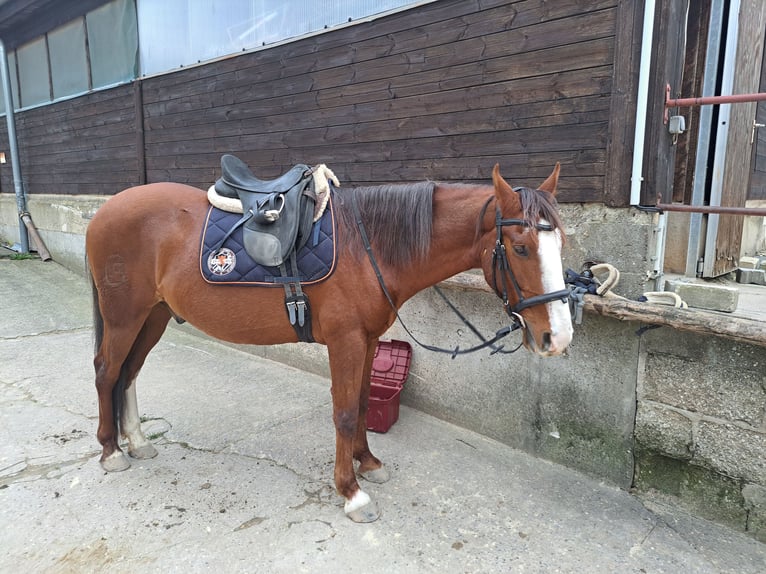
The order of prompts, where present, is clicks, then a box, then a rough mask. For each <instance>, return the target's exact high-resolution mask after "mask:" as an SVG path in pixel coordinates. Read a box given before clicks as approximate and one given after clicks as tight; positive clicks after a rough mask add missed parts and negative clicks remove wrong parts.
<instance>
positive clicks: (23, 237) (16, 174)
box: [0, 39, 29, 253]
mask: <svg viewBox="0 0 766 574" xmlns="http://www.w3.org/2000/svg"><path fill="white" fill-rule="evenodd" d="M0 76H2V82H3V96H4V98H5V120H6V123H7V124H8V147H9V148H10V154H11V167H12V169H13V188H14V189H15V190H16V206H17V207H18V210H19V238H20V241H19V242H20V243H21V251H22V253H29V236H28V235H27V227H26V225H25V224H24V220H23V219H22V216H23V215H24V214H25V213H27V199H26V197H25V196H24V186H23V184H22V182H21V168H20V167H19V149H18V145H17V142H16V122H15V121H14V117H13V94H12V93H11V75H10V73H9V72H8V58H7V56H6V54H5V42H3V41H2V39H0Z"/></svg>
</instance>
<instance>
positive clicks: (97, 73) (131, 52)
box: [85, 0, 138, 88]
mask: <svg viewBox="0 0 766 574" xmlns="http://www.w3.org/2000/svg"><path fill="white" fill-rule="evenodd" d="M85 20H86V22H87V24H88V52H89V54H90V68H91V74H92V76H93V87H94V88H100V87H104V86H111V85H114V84H117V83H120V82H126V81H130V80H132V79H133V78H135V77H136V76H137V74H138V34H137V31H136V7H135V4H134V2H133V0H116V1H115V2H110V3H109V4H106V5H104V6H102V7H101V8H98V9H96V10H93V11H92V12H89V13H88V14H87V15H86V16H85Z"/></svg>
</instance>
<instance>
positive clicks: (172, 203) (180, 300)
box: [86, 165, 572, 522]
mask: <svg viewBox="0 0 766 574" xmlns="http://www.w3.org/2000/svg"><path fill="white" fill-rule="evenodd" d="M558 175H559V166H558V165H556V167H555V169H554V170H553V172H552V173H551V175H550V176H549V177H548V178H547V179H546V180H545V182H543V183H542V184H541V185H540V187H539V188H538V189H536V190H533V189H528V188H519V189H513V188H511V186H510V185H509V184H508V183H507V182H506V181H505V180H504V179H503V178H502V177H501V175H500V173H499V169H498V166H495V169H494V171H493V174H492V176H493V185H483V186H481V185H469V184H437V183H433V182H430V183H428V184H419V185H412V186H402V185H391V186H381V187H369V188H357V189H353V190H340V189H339V190H336V191H334V196H333V205H334V209H335V213H336V217H337V233H336V241H337V246H338V247H337V252H338V255H337V262H336V267H335V270H334V272H333V274H332V275H331V276H330V277H329V278H327V279H326V280H324V281H322V282H320V283H317V284H311V285H306V286H305V287H304V292H305V293H306V294H307V296H308V298H309V300H310V302H311V313H312V317H311V319H312V335H313V338H314V340H315V341H316V342H318V343H322V344H324V345H327V349H328V355H329V360H330V372H331V377H332V386H331V393H332V403H333V422H334V423H335V431H336V434H335V437H336V438H335V486H336V488H337V490H338V492H339V493H340V494H341V495H342V496H343V497H344V498H345V499H346V503H345V508H344V509H345V512H346V514H347V515H348V516H349V518H351V519H352V520H354V521H357V522H370V521H373V520H375V519H376V518H377V517H378V509H377V506H376V504H375V502H374V501H372V500H371V499H370V497H369V496H368V495H367V494H366V493H365V492H364V491H363V490H362V489H361V488H360V486H359V483H358V482H357V478H356V475H355V472H354V466H353V465H354V460H356V461H358V463H359V467H358V472H359V474H360V475H361V476H362V477H363V478H365V479H367V480H370V481H372V482H385V481H386V480H388V478H389V475H388V471H387V470H386V468H385V467H384V466H383V464H382V463H381V461H380V460H378V459H377V458H376V457H375V456H374V455H373V454H372V453H371V452H370V449H369V446H368V444H367V434H366V414H367V402H368V397H369V392H370V372H371V367H372V360H373V356H374V352H375V349H376V345H377V342H378V338H379V337H380V336H381V335H383V334H384V333H385V332H386V330H387V329H388V328H389V327H390V326H391V324H392V323H393V321H394V320H395V317H396V308H398V307H400V306H401V305H402V304H403V303H404V302H405V301H407V300H408V299H409V298H411V297H412V296H413V295H415V294H416V293H418V292H419V291H421V290H422V289H425V288H426V287H429V286H432V285H435V284H436V283H439V282H440V281H442V280H444V279H447V278H449V277H450V276H452V275H455V274H456V273H459V272H461V271H466V270H469V269H474V268H481V269H482V270H483V271H484V277H485V279H486V280H487V282H488V283H489V285H490V286H491V287H492V288H493V289H494V290H495V292H496V293H497V294H498V295H499V296H500V297H501V299H502V300H503V303H504V305H505V310H506V312H507V313H508V314H509V315H510V316H512V318H513V319H514V320H515V321H517V324H519V325H520V326H522V327H523V342H524V345H525V346H526V347H527V348H528V349H530V350H532V351H534V352H536V353H538V354H540V355H543V356H550V355H557V354H559V353H562V352H563V351H564V350H565V349H566V348H567V346H568V345H569V342H570V341H571V338H572V324H571V320H570V314H569V308H568V305H567V304H566V303H565V302H564V299H565V298H566V294H567V291H566V290H565V289H564V280H563V275H562V266H561V244H562V240H563V230H562V229H561V221H560V219H559V216H558V212H557V209H556V202H555V200H554V195H555V193H556V185H557V182H558ZM208 208H209V205H208V202H207V199H206V196H205V193H204V192H203V191H201V190H199V189H195V188H192V187H189V186H185V185H181V184H176V183H154V184H149V185H142V186H138V187H133V188H131V189H128V190H125V191H123V192H121V193H119V194H117V195H115V196H114V197H112V198H110V199H109V201H107V202H106V203H105V204H104V205H103V206H102V207H101V208H100V209H99V210H98V212H97V213H96V214H95V216H94V217H93V220H92V221H91V223H90V225H89V227H88V231H87V235H86V253H87V260H88V265H89V270H90V274H91V281H92V284H93V303H94V304H93V308H94V330H95V339H96V343H95V347H96V348H95V359H94V365H95V369H96V389H97V391H98V405H99V423H98V433H97V436H98V440H99V442H100V443H101V445H102V447H103V451H102V455H101V465H102V466H103V468H104V469H105V470H107V471H120V470H124V469H126V468H128V467H129V466H130V462H129V459H128V457H126V456H125V454H124V453H123V451H122V450H121V449H120V447H119V445H118V439H119V438H120V436H123V437H125V438H127V443H128V454H129V455H130V456H131V457H133V458H138V459H143V458H150V457H154V456H156V455H157V451H156V449H155V448H154V446H152V444H151V443H150V442H149V441H148V440H147V439H146V437H145V436H144V434H143V432H142V431H141V427H140V421H139V416H138V406H137V402H136V385H135V379H136V376H137V375H138V372H139V370H140V369H141V367H142V365H143V364H144V360H145V359H146V356H147V354H148V353H149V351H150V350H151V349H152V347H154V346H155V345H156V344H157V342H158V341H159V340H160V337H161V336H162V334H163V332H164V331H165V328H166V327H167V324H168V322H169V321H170V319H171V318H176V319H177V320H181V319H183V320H185V321H188V322H189V323H190V324H192V325H194V326H195V327H197V328H199V329H200V330H202V331H204V332H205V333H207V334H209V335H212V336H213V337H216V338H218V339H223V340H225V341H229V342H232V343H244V344H254V345H271V344H276V343H288V342H295V341H297V340H298V339H297V336H296V332H295V331H294V329H293V327H292V326H291V325H290V323H289V321H288V317H287V313H286V311H285V304H284V291H283V289H274V288H268V287H264V288H260V287H252V286H216V285H212V284H209V283H207V282H205V281H204V280H203V278H202V276H201V274H200V263H199V261H200V255H199V249H200V247H199V236H200V231H201V228H202V225H203V222H204V221H205V217H206V214H207V211H208ZM357 219H361V221H362V226H361V227H363V228H364V229H366V233H361V232H360V225H359V223H358V221H357ZM363 236H369V240H368V241H369V244H371V249H370V250H369V257H368V253H366V249H365V245H364V243H365V242H366V239H364V238H363ZM378 273H379V274H380V279H379V277H378V276H377V274H378ZM389 298H390V301H389V300H388V299H389ZM392 304H393V305H392ZM222 309H225V310H226V312H223V313H222V311H221V310H222Z"/></svg>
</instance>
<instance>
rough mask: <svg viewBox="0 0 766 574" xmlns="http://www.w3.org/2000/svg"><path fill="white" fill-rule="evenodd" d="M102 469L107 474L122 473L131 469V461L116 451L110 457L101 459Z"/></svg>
mask: <svg viewBox="0 0 766 574" xmlns="http://www.w3.org/2000/svg"><path fill="white" fill-rule="evenodd" d="M101 468H103V469H104V470H105V471H106V472H120V471H122V470H127V469H129V468H130V461H129V460H128V457H127V456H125V455H124V454H123V452H122V451H121V450H116V451H114V452H113V453H112V454H110V455H109V456H108V457H106V458H104V459H101Z"/></svg>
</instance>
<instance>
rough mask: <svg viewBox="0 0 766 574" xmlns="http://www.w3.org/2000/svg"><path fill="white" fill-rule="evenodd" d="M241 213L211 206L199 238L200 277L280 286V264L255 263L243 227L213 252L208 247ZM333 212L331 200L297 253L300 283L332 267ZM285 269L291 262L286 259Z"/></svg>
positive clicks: (316, 280)
mask: <svg viewBox="0 0 766 574" xmlns="http://www.w3.org/2000/svg"><path fill="white" fill-rule="evenodd" d="M240 217H241V216H240V215H238V214H236V213H229V212H226V211H222V210H220V209H218V208H216V207H213V206H211V207H210V209H209V210H208V214H207V218H206V221H205V225H204V227H203V228H202V238H201V241H200V257H199V266H200V271H201V273H202V277H203V279H204V280H205V281H207V282H208V283H213V284H218V285H250V286H254V287H281V286H283V285H284V284H285V282H286V281H285V280H284V278H283V277H282V276H281V274H280V272H279V267H267V266H265V265H258V264H257V263H255V262H254V261H253V260H252V259H251V258H250V256H249V255H248V254H247V251H245V247H244V245H243V243H242V227H239V228H238V229H237V230H236V231H235V232H234V233H232V235H231V237H229V239H227V240H226V243H224V245H223V246H222V248H221V249H220V250H219V252H218V255H217V256H213V254H212V252H211V249H212V247H213V246H214V245H216V244H217V243H218V242H219V241H220V240H221V239H222V238H223V237H224V235H226V233H227V232H228V231H229V229H231V228H232V227H233V226H234V224H235V223H236V222H237V221H238V220H239V218H240ZM335 257H336V252H335V215H334V213H333V209H332V200H330V202H329V209H327V210H325V212H324V214H323V215H322V217H321V218H320V219H319V220H318V221H316V222H315V223H314V225H313V227H312V228H311V237H309V240H308V241H307V242H306V245H304V246H303V247H302V248H301V249H300V250H299V251H298V253H297V264H298V275H299V279H300V282H301V283H302V284H311V283H319V282H320V281H323V280H324V279H327V278H328V277H329V276H330V275H331V274H332V272H333V271H334V270H335ZM285 264H286V266H287V273H288V274H292V272H293V271H292V266H291V264H290V262H289V261H287V262H286V263H285Z"/></svg>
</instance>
